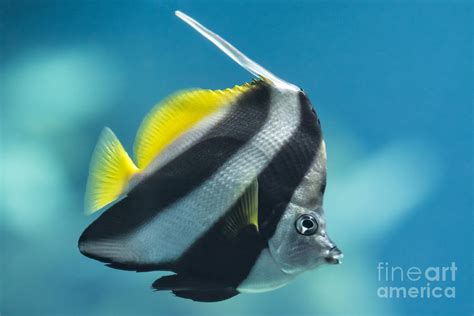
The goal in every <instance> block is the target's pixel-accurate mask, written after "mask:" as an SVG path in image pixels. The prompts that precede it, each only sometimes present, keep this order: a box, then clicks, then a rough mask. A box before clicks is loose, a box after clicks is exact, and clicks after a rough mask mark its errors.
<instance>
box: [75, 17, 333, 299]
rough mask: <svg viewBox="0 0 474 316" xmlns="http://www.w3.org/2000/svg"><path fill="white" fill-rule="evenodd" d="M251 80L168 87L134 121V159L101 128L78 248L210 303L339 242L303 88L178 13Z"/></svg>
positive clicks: (320, 256) (281, 276)
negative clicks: (332, 234)
mask: <svg viewBox="0 0 474 316" xmlns="http://www.w3.org/2000/svg"><path fill="white" fill-rule="evenodd" d="M176 15H177V16H178V17H179V18H181V19H182V20H183V21H184V22H186V23H187V24H189V25H190V26H191V27H193V28H194V29H195V30H197V31H198V32H199V33H200V34H202V35H203V36H204V37H205V38H207V39H208V40H210V41H211V42H212V43H214V44H215V45H216V46H217V47H219V48H220V49H221V50H222V51H223V52H224V53H225V54H227V55H228V56H229V57H230V58H231V59H233V60H234V61H235V62H237V63H238V64H239V65H240V66H242V67H243V68H244V69H246V70H247V71H249V72H250V73H252V74H253V75H254V76H256V77H257V79H254V80H253V81H252V82H251V83H246V84H243V85H240V86H235V87H234V88H229V89H224V90H206V89H193V90H184V91H181V92H178V93H175V94H173V95H171V96H170V97H168V98H166V99H165V100H164V101H162V102H161V103H159V104H158V105H157V106H155V107H154V108H153V109H152V110H151V112H150V113H149V114H148V115H147V116H146V117H145V119H144V120H143V122H142V124H141V126H140V128H139V130H138V133H137V136H136V140H135V144H134V154H135V156H134V158H135V159H134V160H132V159H131V158H130V156H129V155H128V154H127V152H126V151H125V149H124V148H123V146H122V145H121V143H120V141H119V140H118V139H117V137H116V136H115V135H114V133H113V132H112V131H111V130H110V129H108V128H105V129H104V130H103V132H102V134H101V136H100V138H99V141H98V143H97V145H96V148H95V151H94V153H93V156H92V160H91V165H90V173H89V179H88V183H87V188H86V196H85V208H86V212H87V213H89V214H90V213H95V212H98V211H101V212H102V214H101V215H100V216H99V217H98V218H97V219H96V220H95V221H94V222H93V223H92V224H91V225H90V226H89V227H87V228H86V230H85V231H84V232H83V233H82V235H81V237H80V239H79V242H78V244H79V250H80V252H81V253H83V254H84V255H86V256H87V257H90V258H93V259H96V260H99V261H102V262H105V263H106V264H107V266H109V267H112V268H116V269H122V270H131V271H138V272H146V271H170V272H172V273H173V274H170V275H166V276H162V277H160V278H159V279H157V280H156V281H155V282H154V283H153V284H152V288H153V289H155V290H158V291H161V290H167V291H172V292H173V293H174V294H175V295H176V296H178V297H182V298H187V299H192V300H195V301H203V302H213V301H221V300H225V299H228V298H231V297H233V296H235V295H237V294H239V293H252V292H253V293H255V292H264V291H270V290H273V289H277V288H280V287H282V286H284V285H286V284H287V283H288V282H290V281H291V280H292V279H293V278H295V276H297V275H298V274H300V273H302V272H304V271H307V270H311V269H313V268H315V267H316V266H318V265H320V264H323V263H330V264H337V263H340V260H341V258H342V253H341V251H340V250H339V249H338V248H337V247H336V245H335V243H334V242H333V241H331V239H330V238H329V236H328V235H327V232H326V220H325V215H324V210H323V196H324V191H325V188H326V147H325V143H324V140H323V137H322V132H321V126H320V122H319V119H318V116H317V114H316V112H315V110H314V108H313V106H312V105H311V103H310V101H309V99H308V97H307V96H306V94H305V93H304V92H303V90H302V89H300V88H298V87H297V86H295V85H293V84H291V83H288V82H286V81H284V80H282V79H280V78H278V77H277V76H275V75H274V74H272V73H271V72H269V71H268V70H266V69H265V68H263V67H262V66H260V65H258V64H257V63H255V62H254V61H253V60H251V59H249V58H248V57H246V56H245V55H244V54H243V53H242V52H240V51H239V50H237V49H236V48H235V47H234V46H232V45H231V44H229V43H228V42H227V41H225V40H224V39H222V38H221V37H220V36H218V35H217V34H215V33H213V32H212V31H210V30H208V29H207V28H205V27H204V26H202V25H201V24H199V23H198V22H197V21H195V20H193V19H192V18H191V17H189V16H187V15H185V14H184V13H182V12H180V11H176Z"/></svg>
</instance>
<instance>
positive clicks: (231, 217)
mask: <svg viewBox="0 0 474 316" xmlns="http://www.w3.org/2000/svg"><path fill="white" fill-rule="evenodd" d="M249 225H254V226H255V228H256V229H257V231H258V181H257V179H255V180H254V181H253V182H252V184H251V185H250V186H249V187H248V188H247V189H246V190H245V192H244V194H242V196H241V197H240V198H239V200H237V202H236V203H235V204H234V205H233V206H232V209H231V210H230V211H229V213H228V214H227V215H226V217H225V218H224V224H223V227H222V230H223V232H224V233H225V234H226V235H227V236H229V237H235V236H237V235H238V234H239V232H240V231H241V230H242V229H244V228H245V227H247V226H249Z"/></svg>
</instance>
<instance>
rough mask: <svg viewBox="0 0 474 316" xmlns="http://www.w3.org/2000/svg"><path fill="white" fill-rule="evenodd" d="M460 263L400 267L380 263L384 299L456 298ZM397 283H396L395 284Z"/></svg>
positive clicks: (380, 279) (379, 288)
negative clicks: (458, 265)
mask: <svg viewBox="0 0 474 316" xmlns="http://www.w3.org/2000/svg"><path fill="white" fill-rule="evenodd" d="M457 269H458V268H457V267H456V263H455V262H451V265H449V266H429V267H417V266H412V267H400V266H392V265H390V264H389V263H388V262H379V263H378V264H377V274H378V281H379V283H382V284H383V285H381V286H379V287H378V288H377V296H378V297H380V298H422V299H431V298H435V299H436V298H455V297H456V288H455V287H454V286H453V284H454V282H455V281H456V271H457ZM394 285H396V286H394Z"/></svg>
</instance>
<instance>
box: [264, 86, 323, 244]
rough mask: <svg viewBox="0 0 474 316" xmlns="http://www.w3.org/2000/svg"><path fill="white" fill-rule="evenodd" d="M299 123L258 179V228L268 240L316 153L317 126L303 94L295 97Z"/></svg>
mask: <svg viewBox="0 0 474 316" xmlns="http://www.w3.org/2000/svg"><path fill="white" fill-rule="evenodd" d="M299 101H300V107H301V111H300V113H301V119H300V123H299V126H298V128H297V130H296V132H295V133H294V134H293V135H292V136H291V138H290V139H289V140H288V141H287V142H286V144H285V145H284V146H283V147H282V148H281V149H280V151H279V152H278V153H277V154H276V156H275V157H274V158H273V159H272V161H271V162H270V164H269V165H268V166H267V167H266V168H265V169H264V170H263V172H262V173H261V174H260V175H259V176H258V183H259V196H258V200H259V228H260V232H261V233H262V235H263V236H264V237H265V238H266V239H267V240H269V239H270V238H271V237H272V236H273V234H274V233H275V230H276V226H277V224H278V222H279V221H280V218H281V216H282V215H283V212H284V211H285V209H286V207H287V206H288V203H289V202H290V200H291V198H292V196H293V193H294V192H295V190H296V188H297V187H298V186H299V184H300V183H301V181H302V179H303V177H304V176H305V174H306V173H307V172H308V170H309V168H310V167H311V164H312V163H313V161H314V159H315V158H316V156H317V153H318V151H319V150H320V148H319V147H320V144H321V141H322V132H321V126H320V124H319V119H318V117H317V114H316V112H315V111H314V109H313V107H312V105H311V103H310V101H309V99H308V98H307V97H306V96H305V95H304V93H303V92H300V94H299Z"/></svg>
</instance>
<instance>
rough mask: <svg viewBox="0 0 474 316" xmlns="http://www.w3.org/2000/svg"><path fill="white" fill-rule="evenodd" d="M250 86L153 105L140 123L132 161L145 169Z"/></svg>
mask: <svg viewBox="0 0 474 316" xmlns="http://www.w3.org/2000/svg"><path fill="white" fill-rule="evenodd" d="M250 87H252V84H249V83H246V84H244V85H242V86H235V87H234V88H231V89H225V90H201V89H198V90H185V91H181V92H178V93H176V94H173V95H171V96H170V97H168V98H166V99H165V100H164V101H162V102H161V103H159V104H158V105H156V106H155V107H154V108H153V109H152V110H151V111H150V113H149V114H148V115H147V116H146V117H145V119H144V120H143V122H142V124H141V126H140V128H139V130H138V133H137V136H136V139H135V146H134V151H135V158H136V161H137V165H138V167H139V168H140V169H143V168H145V167H146V166H148V165H149V164H150V162H152V161H153V159H154V158H155V157H157V156H158V155H159V154H160V152H161V151H162V150H163V149H164V148H165V147H166V146H168V145H169V144H171V143H172V142H173V141H174V140H175V139H176V138H177V137H178V136H180V135H181V134H182V133H184V132H185V131H186V130H188V129H189V128H191V127H192V126H193V125H194V124H196V123H197V122H199V121H200V120H202V119H203V118H205V117H206V116H208V115H210V114H212V113H213V112H215V111H216V110H218V109H219V108H221V107H223V106H226V105H229V104H230V103H231V101H233V100H234V99H235V98H236V97H237V96H239V95H241V94H242V93H244V92H245V91H247V90H248V89H249V88H250Z"/></svg>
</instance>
